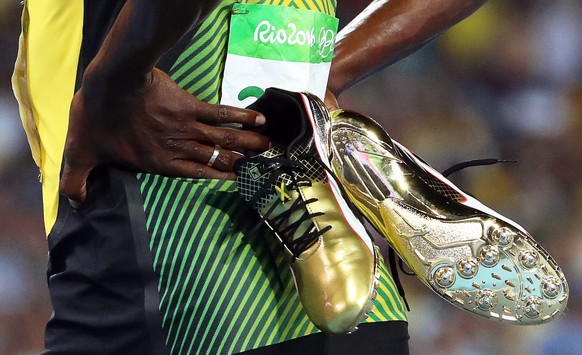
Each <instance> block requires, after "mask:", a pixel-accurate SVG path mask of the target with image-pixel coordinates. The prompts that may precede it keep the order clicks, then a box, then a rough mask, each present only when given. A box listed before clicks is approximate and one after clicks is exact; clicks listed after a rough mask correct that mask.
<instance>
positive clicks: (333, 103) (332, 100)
mask: <svg viewBox="0 0 582 355" xmlns="http://www.w3.org/2000/svg"><path fill="white" fill-rule="evenodd" d="M323 101H324V102H325V106H327V109H328V110H329V111H330V112H331V111H335V110H337V109H339V104H338V102H337V98H336V95H335V94H334V93H333V92H332V91H331V90H330V89H329V88H328V89H327V91H326V92H325V99H324V100H323Z"/></svg>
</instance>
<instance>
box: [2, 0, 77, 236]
mask: <svg viewBox="0 0 582 355" xmlns="http://www.w3.org/2000/svg"><path fill="white" fill-rule="evenodd" d="M22 25H23V26H22V27H23V28H22V30H23V32H22V36H21V42H20V46H21V47H20V50H19V58H18V60H17V64H16V68H15V73H14V77H13V85H14V91H15V93H16V96H17V98H18V99H19V104H20V110H21V116H22V119H23V122H24V127H25V130H26V132H27V136H28V139H29V142H30V145H31V149H32V153H33V157H34V159H35V162H36V163H37V164H38V165H39V167H40V171H41V176H42V187H43V204H44V219H45V229H46V232H47V234H48V232H49V231H50V229H51V228H52V226H53V224H54V222H55V220H56V217H57V210H58V187H59V174H60V168H61V161H62V156H63V147H64V143H65V137H66V134H67V127H68V119H69V108H70V103H71V99H72V97H73V94H74V89H75V80H76V75H77V65H78V61H79V53H80V48H81V41H82V35H83V0H27V1H26V3H25V7H24V12H23V24H22Z"/></svg>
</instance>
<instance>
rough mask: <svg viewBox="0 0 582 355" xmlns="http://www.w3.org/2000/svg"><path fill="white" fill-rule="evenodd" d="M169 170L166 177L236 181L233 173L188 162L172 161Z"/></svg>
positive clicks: (181, 160)
mask: <svg viewBox="0 0 582 355" xmlns="http://www.w3.org/2000/svg"><path fill="white" fill-rule="evenodd" d="M167 168H168V169H169V171H168V173H166V175H169V176H180V177H186V178H193V179H222V180H236V175H235V174H234V173H233V172H228V171H220V170H216V169H214V168H212V167H209V166H208V165H206V164H200V163H198V162H193V161H190V160H183V159H174V160H172V161H171V162H169V163H168V166H167Z"/></svg>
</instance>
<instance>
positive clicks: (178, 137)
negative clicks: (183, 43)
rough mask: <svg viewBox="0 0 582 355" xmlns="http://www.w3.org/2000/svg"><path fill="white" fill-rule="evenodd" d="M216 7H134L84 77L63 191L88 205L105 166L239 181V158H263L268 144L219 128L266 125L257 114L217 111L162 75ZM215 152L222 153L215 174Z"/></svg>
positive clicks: (163, 1)
mask: <svg viewBox="0 0 582 355" xmlns="http://www.w3.org/2000/svg"><path fill="white" fill-rule="evenodd" d="M217 3H218V2H217V1H211V0H206V1H200V0H199V1H192V0H128V1H127V2H126V4H125V5H124V7H123V9H122V10H121V12H120V14H119V16H118V17H117V19H116V21H115V23H114V25H113V27H112V29H111V31H110V32H109V34H108V35H107V37H106V39H105V41H104V43H103V45H102V47H101V48H100V50H99V52H98V54H97V56H96V57H95V59H94V60H93V61H92V62H91V63H90V65H89V66H88V68H87V70H86V71H85V74H84V76H83V83H82V86H81V88H80V90H79V91H78V92H77V93H76V94H75V96H74V98H73V101H72V104H71V112H70V121H69V131H68V134H67V140H66V144H65V154H64V167H63V175H62V177H61V183H60V190H61V192H62V193H63V194H64V195H66V196H67V197H69V199H70V200H72V201H75V202H81V201H83V200H84V199H85V197H86V194H87V190H86V184H87V177H88V175H89V173H90V172H91V170H92V169H93V168H95V167H96V166H99V165H104V164H108V165H116V166H121V167H123V168H126V169H130V170H135V171H143V172H153V173H158V174H163V175H167V176H183V177H195V178H220V179H234V178H235V176H234V174H233V172H232V166H233V163H234V161H235V160H236V159H238V158H239V157H240V154H239V153H237V152H244V151H246V150H255V151H261V150H265V149H267V148H268V147H269V144H270V142H269V139H268V138H267V137H264V136H261V135H259V134H256V133H253V132H248V131H241V130H236V129H232V128H223V127H218V125H220V124H222V123H241V124H243V125H246V126H254V125H258V124H262V123H264V117H263V116H262V115H260V114H259V113H257V112H255V111H250V110H244V109H239V108H234V107H228V106H222V105H210V104H207V103H204V102H201V101H200V100H198V99H196V98H195V97H193V96H192V95H190V94H189V93H187V92H186V91H184V90H182V89H180V88H179V87H178V85H177V84H176V83H175V82H174V81H173V80H172V79H171V78H169V77H168V76H167V75H166V74H164V73H163V72H161V71H159V70H156V69H154V65H155V64H156V62H157V60H158V59H159V57H160V56H161V55H162V53H164V52H165V51H166V50H167V49H169V48H170V47H171V46H172V45H173V44H174V43H175V42H177V41H178V39H179V38H180V36H181V35H182V34H183V33H185V32H186V31H187V30H188V29H189V28H190V26H191V25H192V24H195V23H199V22H201V21H202V20H203V19H204V17H205V16H207V15H208V13H209V12H210V11H211V10H212V9H213V8H214V6H215V5H216V4H217ZM215 145H220V146H221V147H222V149H221V151H220V154H219V156H218V158H217V160H216V162H215V163H214V165H213V166H212V167H209V166H207V165H206V163H207V162H208V161H209V159H210V157H211V156H212V152H213V150H214V147H215Z"/></svg>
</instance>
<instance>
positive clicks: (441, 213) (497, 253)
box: [318, 110, 568, 325]
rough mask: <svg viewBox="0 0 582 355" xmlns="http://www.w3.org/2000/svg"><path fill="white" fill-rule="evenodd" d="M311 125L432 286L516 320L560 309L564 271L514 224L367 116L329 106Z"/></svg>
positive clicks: (549, 315)
mask: <svg viewBox="0 0 582 355" xmlns="http://www.w3.org/2000/svg"><path fill="white" fill-rule="evenodd" d="M320 117H321V118H325V116H320ZM318 125H319V126H320V127H326V129H327V130H328V132H330V133H325V132H319V135H320V137H321V141H322V142H324V145H326V147H325V149H327V150H328V151H329V154H330V156H331V165H332V170H333V171H334V173H335V174H336V175H337V177H338V178H339V180H340V182H341V184H342V185H343V187H344V188H345V190H346V191H347V194H348V196H349V198H350V200H351V201H352V202H353V203H354V204H355V205H356V206H357V208H358V209H359V210H360V211H361V212H362V213H363V214H364V216H365V217H366V218H367V219H368V220H369V221H370V222H371V223H372V225H373V226H374V227H375V228H376V229H377V230H378V231H379V232H380V233H381V234H382V235H383V236H384V237H385V238H386V240H387V241H388V243H389V244H390V245H391V246H392V248H393V249H394V250H395V251H396V252H397V253H398V255H399V256H400V258H402V259H403V260H404V262H405V263H406V264H407V265H408V266H409V267H410V268H411V269H412V270H413V271H414V272H415V273H416V275H417V276H418V277H419V278H420V279H421V280H422V281H423V282H424V283H425V284H426V285H427V286H429V287H430V288H431V289H432V290H433V291H435V292H436V293H437V294H439V295H440V296H442V297H443V298H444V299H445V300H447V301H449V302H451V303H452V304H454V305H455V306H457V307H459V308H462V309H465V310H467V311H469V312H473V313H475V314H478V315H481V316H484V317H488V318H491V319H497V320H502V321H507V322H510V323H516V324H524V325H528V324H538V323H542V322H546V321H549V320H551V319H553V318H554V317H556V316H557V315H559V314H561V313H563V312H564V309H565V308H566V303H567V300H568V284H567V283H566V279H565V278H564V274H563V273H562V271H561V269H560V267H559V266H558V265H557V264H556V262H555V261H554V259H552V257H551V256H550V255H549V254H548V253H547V252H546V251H545V250H544V249H543V248H542V247H541V246H540V245H538V244H537V243H536V241H535V240H534V239H533V238H532V237H531V236H530V235H529V233H528V232H527V231H525V230H524V229H523V228H522V227H521V226H519V225H518V224H517V223H515V222H513V221H511V220H510V219H508V218H506V217H503V216H501V215H499V214H498V213H496V212H495V211H493V210H491V209H490V208H488V207H486V206H484V205H483V204H482V203H480V202H479V201H477V200H476V199H475V198H473V197H471V196H469V195H467V194H465V193H464V192H463V191H461V190H460V189H459V188H457V187H456V186H455V185H453V183H451V182H450V181H449V180H447V179H446V178H445V177H443V176H442V175H441V174H439V173H438V172H436V171H435V170H434V169H433V168H431V167H430V166H429V165H427V164H426V163H425V162H424V161H422V160H421V159H419V158H418V157H417V156H415V155H414V154H413V153H411V152H410V151H409V150H408V149H406V148H405V147H403V146H402V145H400V144H399V143H397V142H396V141H394V140H392V139H390V137H389V136H388V134H387V133H386V132H385V131H384V130H383V129H382V127H381V126H380V125H379V124H378V123H376V122H375V121H374V120H372V119H371V118H369V117H366V116H363V115H360V114H358V113H355V112H350V111H343V110H338V111H335V112H332V114H331V121H330V122H319V123H318ZM326 136H328V137H326Z"/></svg>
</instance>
